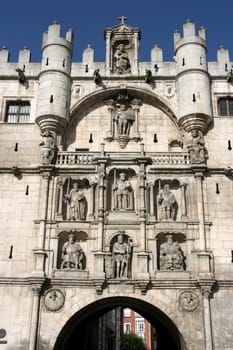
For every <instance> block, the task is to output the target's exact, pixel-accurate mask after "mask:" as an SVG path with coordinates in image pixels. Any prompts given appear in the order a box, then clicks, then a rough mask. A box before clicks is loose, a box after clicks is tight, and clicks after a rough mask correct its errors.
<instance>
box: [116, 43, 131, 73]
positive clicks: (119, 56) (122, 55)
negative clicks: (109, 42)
mask: <svg viewBox="0 0 233 350" xmlns="http://www.w3.org/2000/svg"><path fill="white" fill-rule="evenodd" d="M113 70H114V72H115V73H118V74H124V73H130V71H131V67H130V62H129V57H128V53H127V51H126V50H125V47H124V44H119V45H118V47H117V48H116V51H115V53H114V64H113Z"/></svg>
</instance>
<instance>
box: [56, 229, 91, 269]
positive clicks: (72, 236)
mask: <svg viewBox="0 0 233 350" xmlns="http://www.w3.org/2000/svg"><path fill="white" fill-rule="evenodd" d="M87 240H88V235H87V233H86V232H84V231H70V232H67V231H64V232H60V233H59V235H58V251H57V268H58V269H63V270H85V269H86V264H87V261H86V251H87Z"/></svg>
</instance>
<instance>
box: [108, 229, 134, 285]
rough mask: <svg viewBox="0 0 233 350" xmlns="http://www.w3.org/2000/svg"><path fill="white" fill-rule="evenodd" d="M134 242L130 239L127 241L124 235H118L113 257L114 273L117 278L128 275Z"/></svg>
mask: <svg viewBox="0 0 233 350" xmlns="http://www.w3.org/2000/svg"><path fill="white" fill-rule="evenodd" d="M131 251H132V243H131V241H130V240H129V241H128V242H127V243H126V242H124V240H123V235H122V234H119V235H118V236H117V241H116V242H115V243H114V244H113V248H112V258H113V269H114V273H113V275H114V276H115V277H116V278H121V277H125V278H127V277H128V273H129V261H130V257H131Z"/></svg>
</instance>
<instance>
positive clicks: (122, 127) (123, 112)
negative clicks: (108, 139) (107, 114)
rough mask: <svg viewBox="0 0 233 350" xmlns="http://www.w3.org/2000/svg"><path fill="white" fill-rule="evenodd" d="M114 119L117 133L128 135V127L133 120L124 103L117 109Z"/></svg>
mask: <svg viewBox="0 0 233 350" xmlns="http://www.w3.org/2000/svg"><path fill="white" fill-rule="evenodd" d="M114 120H115V122H116V125H117V134H118V136H121V135H127V136H128V135H129V132H130V127H131V125H132V123H133V122H134V115H133V114H132V113H131V112H130V111H128V110H127V106H126V104H125V103H121V105H120V107H119V109H118V110H117V112H116V114H115V116H114Z"/></svg>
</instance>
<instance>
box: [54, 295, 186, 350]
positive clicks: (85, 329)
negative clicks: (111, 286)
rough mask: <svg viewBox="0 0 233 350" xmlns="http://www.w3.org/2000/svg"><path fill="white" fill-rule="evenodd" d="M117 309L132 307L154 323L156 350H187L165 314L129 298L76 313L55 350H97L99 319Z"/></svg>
mask: <svg viewBox="0 0 233 350" xmlns="http://www.w3.org/2000/svg"><path fill="white" fill-rule="evenodd" d="M117 307H123V308H131V309H133V310H134V311H136V312H138V313H139V314H140V315H141V316H143V317H144V318H145V319H147V320H148V321H149V322H150V323H151V325H152V326H153V327H154V328H155V329H156V333H157V350H160V349H163V350H165V349H169V350H186V347H185V344H184V341H183V338H182V336H181V334H180V333H179V331H178V329H177V327H176V326H175V324H174V323H173V322H172V321H171V320H170V319H169V318H168V317H167V316H166V315H165V314H164V313H163V312H161V311H160V310H159V309H157V308H156V307H154V306H153V305H151V304H149V303H147V302H144V301H142V300H139V299H135V298H129V297H112V298H107V299H102V300H98V301H96V302H94V303H92V304H90V305H88V306H86V307H85V308H83V309H82V310H80V311H79V312H77V313H76V314H75V315H74V316H73V317H72V318H70V320H69V321H68V322H67V323H66V325H65V326H64V327H63V329H62V331H61V332H60V334H59V336H58V338H57V341H56V344H55V347H54V350H98V344H93V342H92V341H91V338H92V337H93V336H95V334H96V333H98V319H99V318H100V317H102V316H103V315H104V314H106V313H107V312H109V311H111V310H112V309H115V308H117ZM111 349H112V348H111ZM113 349H114V348H113Z"/></svg>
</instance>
